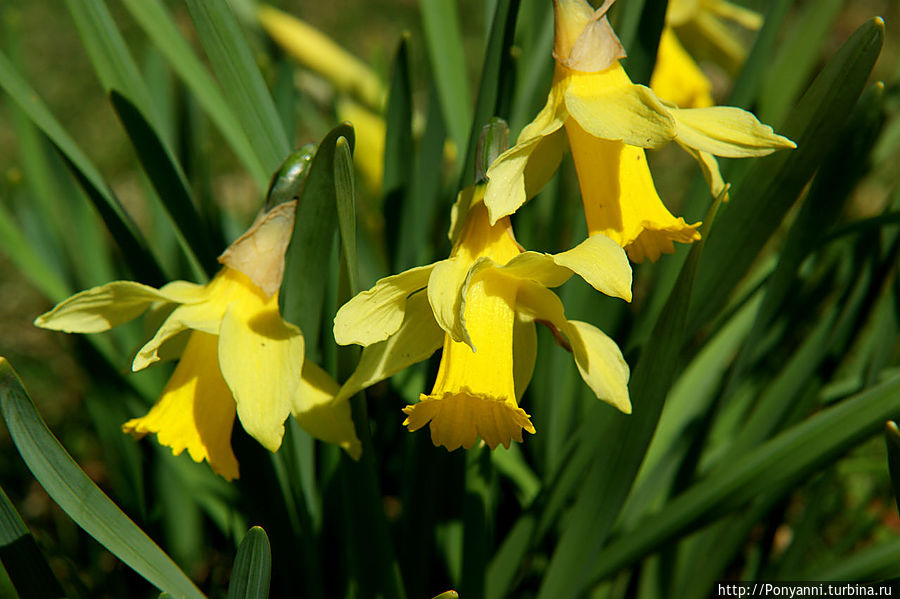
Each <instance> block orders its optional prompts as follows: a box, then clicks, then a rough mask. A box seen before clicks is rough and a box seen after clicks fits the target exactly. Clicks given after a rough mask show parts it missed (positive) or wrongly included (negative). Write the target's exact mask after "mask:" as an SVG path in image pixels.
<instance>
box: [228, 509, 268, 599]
mask: <svg viewBox="0 0 900 599" xmlns="http://www.w3.org/2000/svg"><path fill="white" fill-rule="evenodd" d="M271 575H272V553H271V549H270V548H269V537H267V536H266V531H264V530H263V529H262V528H260V527H259V526H254V527H253V528H251V529H250V530H249V531H247V536H245V537H244V540H243V541H241V545H240V547H238V552H237V556H236V557H235V558H234V567H233V568H232V569H231V583H230V584H229V585H228V599H266V598H267V597H268V596H269V579H270V577H271Z"/></svg>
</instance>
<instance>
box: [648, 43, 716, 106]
mask: <svg viewBox="0 0 900 599" xmlns="http://www.w3.org/2000/svg"><path fill="white" fill-rule="evenodd" d="M650 89H652V90H653V92H654V93H655V94H656V95H657V96H659V97H660V98H661V99H662V100H665V101H667V102H671V103H672V104H675V105H677V106H680V107H681V108H702V107H704V106H712V105H713V104H715V102H714V101H713V97H712V83H711V82H710V81H709V79H708V78H707V77H706V75H705V74H704V73H703V71H702V70H700V67H699V66H697V63H696V62H694V59H693V58H691V56H690V54H688V53H687V51H686V50H685V49H684V47H682V45H681V42H679V41H678V37H677V36H676V35H675V32H674V31H672V28H671V27H665V28H664V29H663V32H662V36H661V37H660V38H659V50H658V51H657V53H656V66H655V67H654V68H653V75H652V76H651V77H650Z"/></svg>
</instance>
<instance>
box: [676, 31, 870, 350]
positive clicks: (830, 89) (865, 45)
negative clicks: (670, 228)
mask: <svg viewBox="0 0 900 599" xmlns="http://www.w3.org/2000/svg"><path fill="white" fill-rule="evenodd" d="M883 39H884V21H883V20H881V19H880V18H875V19H872V20H870V21H868V22H867V23H865V24H864V25H862V26H861V27H860V28H859V29H857V30H856V32H855V33H854V34H853V35H852V36H851V37H850V39H849V40H847V42H846V43H845V44H844V45H843V46H842V47H841V49H840V50H839V51H838V53H837V54H836V55H835V56H834V57H833V58H832V60H831V61H829V63H828V65H826V67H825V69H824V70H823V71H822V73H820V75H819V76H818V77H817V78H816V81H815V82H814V83H813V85H812V86H811V87H810V89H809V90H808V91H807V92H806V94H804V96H803V98H802V99H801V101H800V103H799V104H798V105H797V107H796V108H795V109H794V110H793V111H792V112H791V115H790V117H789V118H788V120H787V123H786V124H785V128H784V132H785V134H786V135H787V136H788V137H790V138H792V139H794V141H796V142H797V146H798V147H797V149H796V150H791V151H781V152H776V153H775V154H773V155H771V156H767V157H765V158H760V159H757V160H756V161H755V162H754V163H753V165H752V166H751V167H750V170H749V171H748V174H747V176H746V177H745V180H746V181H748V182H751V183H750V184H747V185H739V186H738V188H737V190H736V191H735V192H734V194H733V195H732V199H731V201H730V202H729V203H728V205H727V208H726V209H725V210H723V211H722V215H721V217H720V223H719V224H718V226H716V227H715V228H714V229H713V230H712V231H710V234H709V238H708V239H707V240H706V245H707V248H708V251H706V252H704V257H703V259H702V260H701V262H700V266H699V268H698V272H697V293H696V297H697V300H698V301H697V302H695V304H694V306H692V308H691V316H690V318H689V321H688V329H687V330H688V332H691V331H695V330H696V329H697V328H698V327H699V326H700V325H701V324H702V323H704V322H707V321H708V320H710V319H711V318H712V317H713V316H715V313H716V312H717V311H718V310H719V309H721V307H722V306H723V305H724V304H725V302H726V301H727V299H728V297H729V295H730V293H731V291H732V289H733V288H734V286H735V285H736V284H737V283H738V281H739V280H740V279H741V277H742V276H743V275H744V274H745V273H746V271H747V269H748V268H749V267H750V265H751V264H752V262H753V261H754V259H755V257H756V255H757V254H758V252H759V251H760V249H762V247H763V245H764V244H765V242H766V240H767V239H768V238H769V237H770V236H771V234H772V233H773V232H774V231H775V229H776V228H777V227H778V224H779V223H780V222H781V219H782V217H783V216H784V215H785V214H786V213H787V211H788V210H789V209H790V207H791V206H792V205H793V203H794V201H795V200H796V198H797V196H798V195H799V194H800V191H801V190H802V189H803V187H804V186H805V185H806V182H807V181H808V180H809V178H810V177H811V176H812V174H813V173H814V172H815V170H816V168H818V166H819V165H820V164H821V162H822V160H823V159H824V157H825V154H826V152H827V151H828V150H829V149H830V148H831V147H832V145H833V144H834V142H835V140H836V138H837V136H838V134H839V132H840V131H841V130H842V129H843V127H844V125H845V123H846V122H847V118H848V117H849V115H850V113H851V107H852V106H853V105H854V104H855V103H856V101H857V98H858V97H859V94H860V93H861V91H862V89H863V86H864V85H865V82H866V79H867V78H868V74H869V72H870V71H871V69H872V66H873V65H874V63H875V59H876V58H877V57H878V54H879V53H880V51H881V46H882V42H883Z"/></svg>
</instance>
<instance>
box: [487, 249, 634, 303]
mask: <svg viewBox="0 0 900 599" xmlns="http://www.w3.org/2000/svg"><path fill="white" fill-rule="evenodd" d="M498 271H499V272H501V273H503V274H504V275H507V276H513V277H517V278H520V279H530V280H532V281H536V282H538V283H541V284H542V285H544V286H545V287H558V286H560V285H562V284H563V283H565V282H566V281H568V280H569V277H571V276H572V275H573V274H577V275H579V276H580V277H581V278H583V279H584V280H585V281H586V282H587V283H588V284H590V285H591V286H592V287H593V288H594V289H596V290H597V291H600V292H601V293H605V294H606V295H609V296H612V297H620V298H622V299H624V300H625V301H631V265H630V264H629V263H628V257H627V256H626V255H625V251H624V250H623V249H622V247H621V246H619V244H617V243H616V242H615V241H613V240H612V239H610V238H609V237H606V236H605V235H602V234H597V235H592V236H590V237H588V238H587V239H585V240H584V241H582V242H581V243H580V244H578V245H577V246H575V247H574V248H572V249H570V250H567V251H565V252H561V253H559V254H543V253H539V252H523V253H521V254H519V255H518V256H516V257H515V258H513V259H512V260H510V261H509V262H508V263H507V264H506V265H504V266H501V267H499V268H498Z"/></svg>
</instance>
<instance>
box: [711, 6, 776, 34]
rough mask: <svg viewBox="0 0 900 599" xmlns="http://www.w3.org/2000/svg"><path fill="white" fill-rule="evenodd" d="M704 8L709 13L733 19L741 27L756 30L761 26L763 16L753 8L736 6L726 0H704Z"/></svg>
mask: <svg viewBox="0 0 900 599" xmlns="http://www.w3.org/2000/svg"><path fill="white" fill-rule="evenodd" d="M703 5H704V8H705V9H706V10H708V11H710V12H711V13H713V14H715V15H717V16H719V17H721V18H723V19H728V20H729V21H734V22H735V23H737V24H738V25H740V26H741V27H745V28H747V29H750V30H753V31H755V30H757V29H759V28H760V27H762V24H763V16H762V15H761V14H759V13H758V12H756V11H755V10H750V9H749V8H745V7H743V6H738V5H737V4H733V3H731V2H726V0H705V1H704V3H703Z"/></svg>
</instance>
